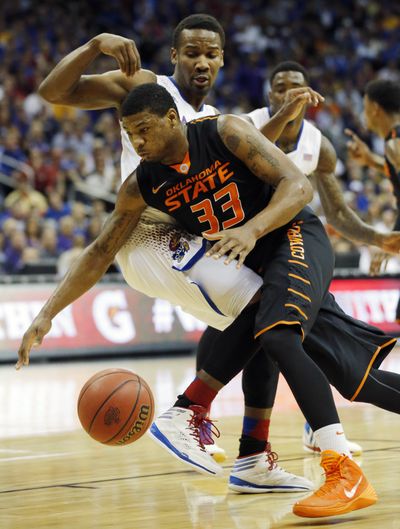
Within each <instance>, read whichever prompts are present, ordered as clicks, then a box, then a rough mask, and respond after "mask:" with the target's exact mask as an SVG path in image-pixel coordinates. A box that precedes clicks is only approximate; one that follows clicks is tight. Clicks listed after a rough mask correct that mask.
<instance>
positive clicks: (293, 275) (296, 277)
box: [288, 274, 311, 285]
mask: <svg viewBox="0 0 400 529" xmlns="http://www.w3.org/2000/svg"><path fill="white" fill-rule="evenodd" d="M288 276H290V277H294V278H295V279H298V280H299V281H303V283H305V284H306V285H311V282H310V281H308V279H304V277H300V276H297V275H296V274H288Z"/></svg>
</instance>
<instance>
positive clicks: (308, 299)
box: [288, 288, 311, 303]
mask: <svg viewBox="0 0 400 529" xmlns="http://www.w3.org/2000/svg"><path fill="white" fill-rule="evenodd" d="M288 291H289V292H293V294H297V295H298V296H300V297H301V298H303V299H305V300H307V301H309V302H310V303H311V298H309V297H308V296H306V295H305V294H302V293H301V292H298V291H297V290H295V289H294V288H288Z"/></svg>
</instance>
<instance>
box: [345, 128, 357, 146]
mask: <svg viewBox="0 0 400 529" xmlns="http://www.w3.org/2000/svg"><path fill="white" fill-rule="evenodd" d="M344 133H345V134H347V136H350V137H351V139H352V143H353V144H355V145H356V144H357V143H360V142H361V139H360V138H359V137H358V136H357V134H356V133H355V132H353V131H352V130H350V129H344Z"/></svg>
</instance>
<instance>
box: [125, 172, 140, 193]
mask: <svg viewBox="0 0 400 529" xmlns="http://www.w3.org/2000/svg"><path fill="white" fill-rule="evenodd" d="M131 176H132V175H131ZM131 176H129V177H128V179H127V186H126V190H125V191H126V194H127V195H128V196H129V197H131V198H139V197H140V196H141V193H140V189H139V184H138V183H137V180H136V178H135V179H133V178H131Z"/></svg>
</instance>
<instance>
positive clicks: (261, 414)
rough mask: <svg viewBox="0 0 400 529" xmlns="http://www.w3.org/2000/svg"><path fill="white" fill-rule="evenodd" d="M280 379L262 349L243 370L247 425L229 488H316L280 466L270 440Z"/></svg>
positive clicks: (266, 489)
mask: <svg viewBox="0 0 400 529" xmlns="http://www.w3.org/2000/svg"><path fill="white" fill-rule="evenodd" d="M250 338H251V337H249V339H250ZM278 378H279V370H278V368H277V366H276V364H275V362H273V361H272V360H271V358H270V357H269V356H268V355H265V353H264V352H263V351H262V350H259V351H257V353H256V354H255V355H254V356H253V358H252V359H251V360H250V361H249V362H248V363H247V364H246V366H245V368H244V370H243V375H242V388H243V393H244V399H245V408H244V417H243V427H242V434H241V437H240V442H239V455H238V457H237V459H236V461H235V464H234V466H233V469H232V472H231V474H230V477H229V488H230V489H232V490H235V491H237V492H242V493H243V492H245V493H263V492H302V491H306V490H312V489H313V488H314V486H313V483H312V482H311V481H309V480H307V479H306V478H304V477H303V476H297V475H295V474H292V473H290V472H287V471H286V470H284V469H283V468H282V467H281V466H279V465H278V463H277V461H278V454H277V453H276V452H275V451H272V448H271V444H270V442H269V426H270V419H271V412H272V407H273V405H274V401H275V395H276V389H277V384H278Z"/></svg>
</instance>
